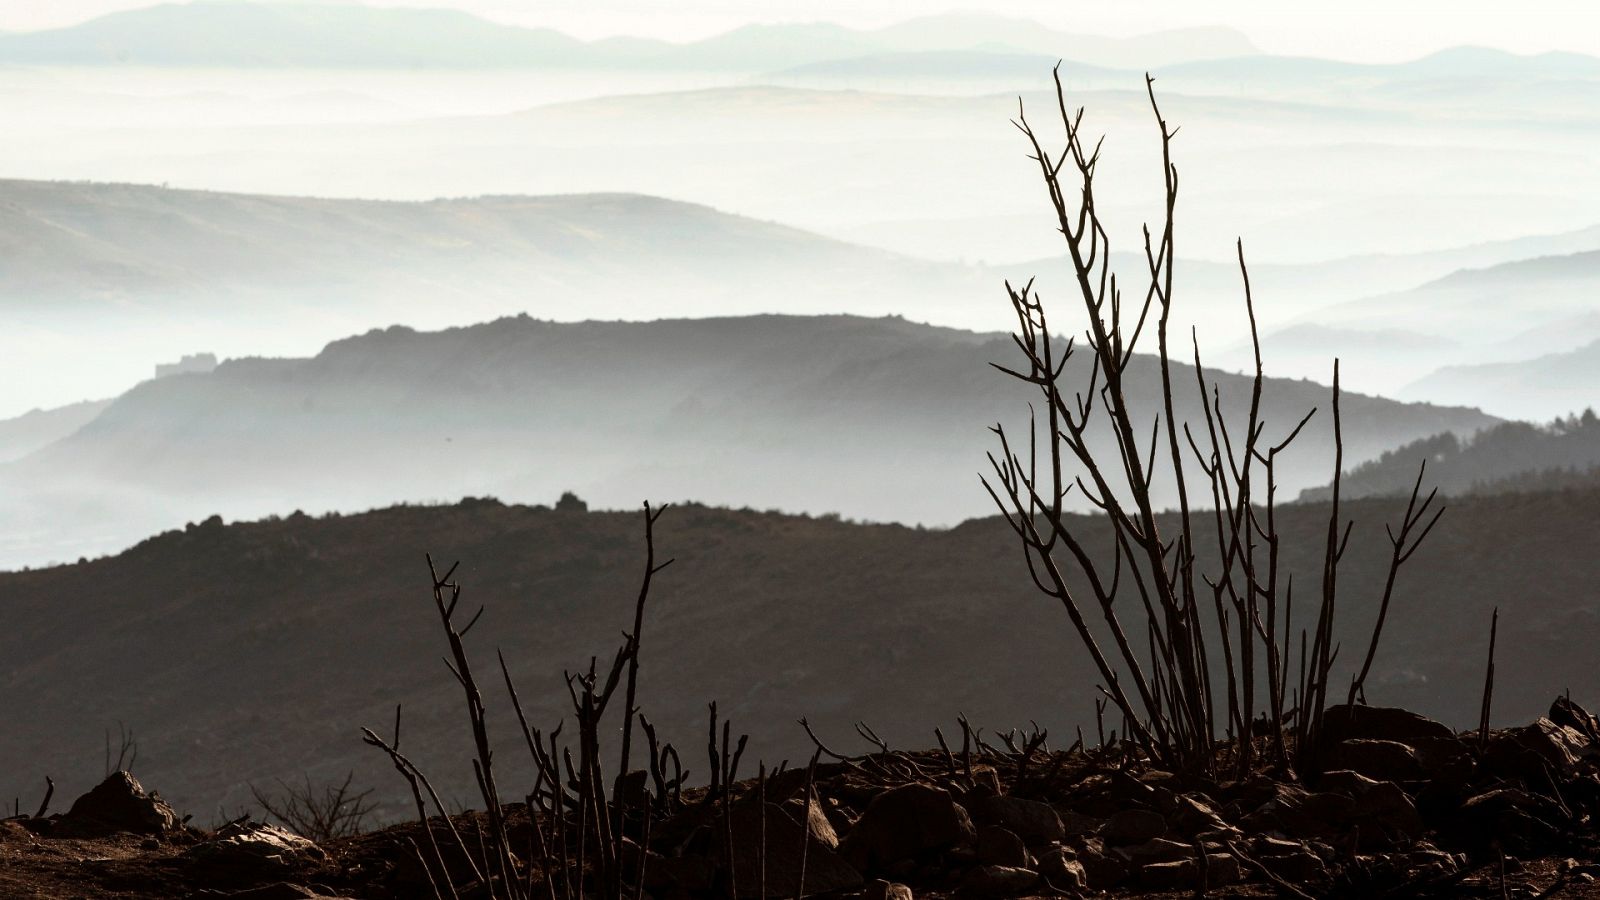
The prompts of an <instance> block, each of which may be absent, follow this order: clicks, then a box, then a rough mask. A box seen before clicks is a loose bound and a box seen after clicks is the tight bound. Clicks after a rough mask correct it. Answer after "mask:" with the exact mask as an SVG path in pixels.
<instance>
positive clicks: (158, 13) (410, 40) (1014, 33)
mask: <svg viewBox="0 0 1600 900" xmlns="http://www.w3.org/2000/svg"><path fill="white" fill-rule="evenodd" d="M949 50H979V51H983V52H990V53H994V52H1001V53H1033V54H1040V53H1042V54H1048V55H1054V56H1058V57H1059V56H1063V55H1065V56H1070V57H1071V58H1072V59H1075V60H1080V61H1082V62H1085V63H1089V64H1095V65H1113V66H1133V67H1139V66H1151V65H1165V64H1168V63H1174V62H1179V61H1189V60H1197V59H1207V58H1217V57H1227V56H1237V55H1242V54H1247V53H1252V52H1254V48H1253V47H1252V46H1251V45H1250V43H1249V41H1248V40H1246V39H1245V38H1244V37H1243V36H1242V35H1241V34H1239V33H1238V32H1236V31H1232V30H1230V29H1225V28H1193V29H1184V30H1177V31H1164V32H1157V33H1154V34H1150V35H1144V36H1140V37H1133V38H1107V37H1096V36H1091V35H1080V34H1070V33H1066V32H1059V31H1053V30H1051V29H1048V28H1045V27H1043V26H1041V25H1039V24H1037V23H1034V22H1029V21H1026V20H1021V19H1010V18H1004V17H1000V16H987V15H972V14H969V15H951V16H933V17H925V18H919V19H912V20H910V21H907V22H903V23H900V24H898V25H892V26H889V27H886V28H881V29H875V30H867V31H861V30H855V29H850V28H845V27H843V26H838V25H830V24H823V23H817V24H793V25H751V26H746V27H743V28H738V29H735V30H733V31H731V32H728V33H726V34H721V35H717V36H715V37H711V38H707V39H704V40H699V41H693V42H689V43H682V44H675V43H669V42H665V41H659V40H650V39H643V38H632V37H616V38H606V39H602V40H596V41H582V40H579V39H576V38H573V37H569V36H567V35H565V34H562V33H560V32H558V31H554V30H551V29H547V28H520V27H515V26H510V25H503V24H499V23H495V22H490V21H488V20H485V19H481V18H477V17H475V16H472V15H469V14H467V13H463V12H458V11H454V10H443V9H401V8H373V7H367V6H357V5H350V6H343V5H320V4H318V5H312V4H305V5H297V4H289V3H282V4H279V3H274V4H264V3H248V2H193V3H183V4H164V5H160V6H152V7H148V8H145V9H137V10H131V11H127V12H120V13H113V14H110V15H107V16H102V17H100V18H97V19H93V20H91V21H89V22H85V23H82V24H80V25H74V26H70V27H67V28H60V29H55V30H51V31H41V32H29V33H20V34H0V62H11V63H32V64H52V65H145V66H246V67H257V66H302V67H329V66H331V67H340V68H343V67H367V68H468V69H484V68H552V69H555V68H594V67H608V68H623V69H651V68H656V69H701V70H727V71H738V72H752V73H755V72H766V71H773V70H778V69H785V68H790V67H794V66H803V65H808V64H816V63H821V62H826V61H829V60H839V59H846V58H853V57H861V56H866V55H871V54H876V53H895V52H912V53H918V52H929V51H949Z"/></svg>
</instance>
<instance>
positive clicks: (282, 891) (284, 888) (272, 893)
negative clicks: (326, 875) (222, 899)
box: [228, 881, 327, 900]
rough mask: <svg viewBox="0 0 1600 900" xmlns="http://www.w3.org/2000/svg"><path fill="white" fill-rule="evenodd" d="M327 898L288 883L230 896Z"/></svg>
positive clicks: (247, 899) (241, 899) (244, 899)
mask: <svg viewBox="0 0 1600 900" xmlns="http://www.w3.org/2000/svg"><path fill="white" fill-rule="evenodd" d="M326 898H327V895H326V894H322V893H319V892H317V891H314V890H312V889H311V888H308V887H304V886H302V885H298V884H290V883H289V882H287V881H280V882H277V883H276V884H268V885H263V886H261V887H258V888H250V889H248V890H243V891H234V892H233V893H231V894H229V895H228V900H326Z"/></svg>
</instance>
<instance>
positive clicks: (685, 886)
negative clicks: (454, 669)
mask: <svg viewBox="0 0 1600 900" xmlns="http://www.w3.org/2000/svg"><path fill="white" fill-rule="evenodd" d="M1324 746H1325V748H1326V749H1325V753H1324V754H1323V756H1324V759H1325V764H1324V766H1322V768H1323V769H1324V771H1323V772H1322V773H1321V774H1320V775H1318V776H1316V777H1315V778H1309V779H1304V780H1303V781H1302V780H1301V779H1297V778H1294V777H1293V776H1291V775H1289V774H1288V773H1286V772H1283V773H1279V774H1277V775H1275V774H1273V773H1272V772H1270V771H1266V770H1263V769H1261V768H1260V767H1257V770H1256V771H1252V772H1250V773H1249V774H1247V775H1244V776H1243V777H1232V778H1229V777H1218V778H1207V777H1200V776H1192V775H1184V774H1181V773H1174V772H1168V771H1162V770H1160V769H1158V768H1156V767H1154V766H1153V765H1151V764H1149V763H1148V761H1145V760H1142V759H1141V758H1139V757H1138V756H1137V755H1135V754H1130V753H1127V752H1124V751H1123V750H1121V749H1119V748H1116V747H1111V748H1093V749H1090V750H1087V751H1086V750H1084V749H1082V748H1079V747H1074V749H1071V750H1067V751H1055V752H1052V751H1048V750H1046V749H1044V748H1043V746H1042V745H1034V743H1033V742H1030V741H1027V740H1025V739H1016V738H1014V737H1009V738H1007V739H1003V740H1002V739H990V740H989V741H981V742H976V743H969V744H968V745H967V746H966V748H965V749H960V748H957V749H952V750H949V751H946V750H940V751H934V752H925V753H898V752H892V753H880V754H875V755H873V756H868V757H859V758H850V759H843V760H836V761H834V762H831V763H826V764H822V765H819V766H818V767H817V769H816V770H815V772H814V775H812V776H810V784H811V790H812V791H813V794H812V796H813V797H814V799H812V800H810V801H809V802H808V801H807V799H806V791H807V783H808V776H807V773H806V772H805V771H804V770H797V769H789V770H786V771H781V772H779V773H777V774H775V775H772V776H770V777H767V778H765V779H764V780H763V781H762V782H761V783H759V784H758V783H757V782H755V781H753V780H752V781H745V782H741V783H740V784H739V785H738V786H737V788H736V789H735V790H734V791H733V792H731V794H730V796H731V797H732V799H731V801H728V802H726V803H725V802H724V801H723V800H721V799H719V798H718V796H716V795H711V794H708V793H707V792H706V791H703V790H702V791H684V792H683V793H682V795H681V796H679V797H673V796H671V794H672V793H675V792H663V793H665V794H667V796H665V797H663V798H658V806H657V808H664V809H665V812H664V814H662V815H660V816H656V817H654V818H653V819H652V821H651V823H650V826H649V827H648V830H647V829H646V828H645V827H644V825H643V823H642V822H637V821H635V822H633V823H632V824H631V825H630V826H629V829H628V830H629V831H630V834H631V835H632V837H629V838H626V839H624V840H623V841H622V842H621V846H622V848H623V852H622V853H621V858H622V868H623V869H624V870H626V871H630V872H638V871H642V873H643V875H642V879H637V880H639V881H642V884H640V885H639V888H640V890H639V893H638V894H635V893H634V891H635V886H634V885H633V884H631V883H630V884H628V885H627V886H626V890H625V892H624V893H625V895H626V896H640V897H649V898H652V900H697V898H701V897H706V898H723V897H729V896H734V897H739V898H748V897H760V896H763V895H764V896H768V897H792V896H796V895H797V894H804V895H807V896H827V897H836V898H841V900H844V898H853V900H910V898H914V897H922V896H929V897H945V896H954V897H956V898H966V900H1005V898H1013V897H1030V896H1057V897H1071V896H1092V895H1103V894H1104V895H1112V896H1174V897H1176V896H1185V897H1191V896H1218V897H1224V896H1235V897H1237V896H1283V897H1326V896H1341V897H1428V896H1486V897H1555V896H1561V897H1600V832H1597V827H1596V826H1597V823H1600V721H1597V720H1596V718H1595V717H1594V716H1592V715H1590V714H1589V713H1588V712H1586V711H1584V710H1583V709H1581V708H1579V707H1578V706H1576V705H1575V704H1573V703H1571V702H1570V701H1569V700H1567V699H1565V698H1562V699H1558V700H1557V701H1556V702H1555V703H1554V704H1553V705H1552V707H1551V709H1550V713H1549V715H1548V716H1547V717H1544V718H1540V719H1539V720H1538V721H1536V722H1534V723H1532V724H1530V725H1527V726H1524V727H1519V728H1509V729H1499V730H1496V731H1493V732H1491V733H1490V735H1489V736H1488V739H1487V740H1486V741H1480V739H1479V736H1478V735H1476V734H1466V735H1457V734H1455V733H1453V732H1452V731H1451V730H1450V729H1449V728H1447V727H1445V726H1443V725H1441V724H1439V723H1437V722H1433V721H1431V720H1428V719H1425V718H1423V717H1421V716H1417V715H1414V714H1412V713H1409V712H1405V711H1403V710H1398V709H1387V708H1377V707H1365V706H1356V707H1335V708H1333V709H1330V710H1329V712H1328V718H1327V724H1326V728H1325V744H1324ZM1224 768H1227V767H1226V766H1225V767H1224ZM644 784H645V782H644V781H643V780H638V781H637V789H638V790H640V791H643V790H645V788H644ZM763 797H764V804H765V805H763ZM508 809H509V814H508V815H509V824H508V831H509V833H510V834H511V835H512V836H513V841H512V843H513V844H514V845H523V846H526V847H528V848H530V849H529V852H528V853H527V854H526V855H519V856H520V859H523V860H533V861H534V864H533V865H531V866H525V867H524V869H523V872H522V873H520V874H522V875H523V876H525V877H527V878H529V879H530V883H533V884H535V885H536V888H535V892H534V896H541V897H542V896H554V897H561V896H566V895H567V894H568V892H574V893H575V892H576V888H573V887H568V886H567V885H566V884H565V883H563V882H562V879H560V878H559V877H556V878H553V880H552V883H551V886H550V888H549V889H548V891H547V890H546V889H545V888H544V882H543V880H542V877H541V876H542V875H543V874H544V873H547V872H553V871H555V870H556V869H557V868H558V867H559V863H558V860H557V858H556V856H555V854H553V853H549V854H545V856H544V858H543V859H542V860H541V859H540V854H538V853H537V852H534V851H533V850H532V848H533V847H534V846H535V837H534V830H533V829H531V828H530V827H529V819H528V816H527V808H526V807H525V806H520V805H519V806H512V807H508ZM453 824H454V825H455V830H456V831H457V832H458V833H459V834H460V835H461V836H462V838H461V839H462V842H463V843H464V844H466V845H467V847H468V848H469V849H470V848H473V847H474V846H475V844H476V841H477V837H478V835H480V834H482V833H483V831H482V829H483V828H484V826H485V823H484V821H483V816H482V815H481V814H475V813H466V814H464V815H462V816H458V817H456V818H455V819H454V820H453ZM429 827H430V829H431V830H432V832H433V835H434V836H435V839H437V840H439V841H440V842H441V843H443V844H445V845H446V847H445V856H447V857H452V858H454V857H453V854H452V851H454V854H459V853H460V852H461V851H460V847H459V846H452V845H450V842H451V841H452V840H453V838H452V837H451V835H450V829H449V828H448V827H447V825H446V823H444V822H443V821H442V820H433V821H432V822H431V823H430V826H429ZM541 833H542V834H555V833H556V832H554V831H553V830H545V831H542V832H541ZM569 833H570V834H572V835H574V836H575V834H576V831H575V830H573V829H569ZM426 838H427V835H425V834H424V832H423V831H422V828H421V827H420V826H419V825H417V824H416V823H412V824H408V825H400V826H395V827H393V828H389V829H385V830H382V831H376V832H371V833H368V834H363V835H359V836H356V837H352V838H345V839H339V840H332V841H327V842H324V843H323V844H322V845H320V846H319V845H318V844H315V843H313V842H311V841H309V840H306V839H305V838H302V837H299V836H297V835H295V834H292V833H290V832H288V831H286V830H284V829H281V828H279V827H277V826H274V825H268V824H261V823H256V822H251V821H248V820H241V821H238V822H234V823H231V824H229V825H226V826H224V827H223V828H221V829H219V830H217V831H206V830H201V829H198V828H195V827H193V826H191V825H189V824H188V823H187V822H186V821H184V820H180V818H179V817H178V816H177V815H176V814H175V813H174V812H173V810H172V809H170V808H169V807H168V806H167V805H166V804H165V803H164V802H163V801H162V800H161V799H160V798H159V797H158V796H155V795H151V794H147V793H146V792H145V790H144V788H143V787H142V786H141V785H140V784H139V783H138V782H137V780H135V779H134V778H133V777H132V776H130V775H128V774H126V773H117V774H116V775H113V776H112V777H111V778H109V779H107V780H106V781H105V782H104V783H103V784H101V785H100V786H99V787H97V788H96V789H95V790H93V791H91V792H90V793H88V794H86V795H84V796H83V797H80V798H78V799H77V800H76V801H74V802H73V804H72V805H71V807H70V808H69V809H68V811H67V812H65V813H61V814H55V815H47V816H42V817H40V816H20V817H14V818H11V819H7V820H4V821H0V896H3V897H7V898H10V897H19V898H22V897H40V898H66V897H116V898H141V900H142V898H155V897H196V898H198V897H232V898H239V900H294V898H307V897H360V898H378V900H386V898H394V900H403V898H425V897H434V896H435V889H434V888H433V887H431V886H430V878H429V873H428V872H426V871H425V870H424V866H423V864H422V863H421V860H422V859H423V858H424V855H425V854H423V853H422V851H421V850H420V847H421V846H422V845H423V843H424V842H425V841H426ZM640 839H642V840H643V843H645V844H647V845H648V848H647V850H646V851H645V853H644V854H643V858H642V859H641V858H640V846H639V843H638V841H639V840H640ZM547 846H548V845H547ZM763 848H764V851H763ZM566 857H567V858H568V859H569V860H572V859H575V858H576V854H575V853H570V852H569V853H568V854H566ZM802 858H803V859H804V863H803V864H802V861H801V860H802ZM590 859H591V861H592V859H593V855H592V853H591V856H590ZM729 860H731V861H732V862H731V865H730V863H729ZM519 865H521V863H520V862H519ZM572 865H573V864H572V863H571V862H569V863H568V867H569V868H568V871H569V872H571V871H572ZM802 865H803V868H802ZM465 868H466V863H465V862H463V863H462V864H461V867H460V870H458V869H456V868H455V866H454V864H451V869H452V871H451V872H450V876H449V879H450V881H451V882H453V883H454V887H451V886H449V885H445V884H443V879H440V881H441V884H442V886H441V887H440V888H439V895H441V896H445V897H449V896H452V895H454V896H459V897H462V898H486V897H491V896H504V895H505V893H506V892H505V891H504V890H503V887H504V885H503V884H501V883H499V882H497V881H495V880H493V879H491V880H490V881H488V882H487V883H468V882H469V881H470V880H471V876H470V875H468V874H467V873H466V872H464V871H461V870H464V869H465ZM431 874H433V875H434V876H435V877H437V876H439V875H440V873H438V872H433V873H431ZM632 880H634V879H630V881H632ZM802 882H803V884H802ZM556 884H562V885H563V886H562V888H560V889H558V888H557V887H556Z"/></svg>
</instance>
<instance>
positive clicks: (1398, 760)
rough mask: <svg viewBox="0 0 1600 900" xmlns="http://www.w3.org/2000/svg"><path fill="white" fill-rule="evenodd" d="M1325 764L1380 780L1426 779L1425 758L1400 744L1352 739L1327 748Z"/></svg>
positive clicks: (1371, 739)
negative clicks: (1423, 761) (1423, 759)
mask: <svg viewBox="0 0 1600 900" xmlns="http://www.w3.org/2000/svg"><path fill="white" fill-rule="evenodd" d="M1322 763H1323V765H1324V766H1325V767H1326V768H1329V769H1348V770H1350V771H1352V772H1360V773H1361V774H1362V775H1365V776H1367V777H1368V778H1375V779H1377V780H1379V781H1417V780H1419V779H1422V778H1424V777H1426V774H1427V773H1426V772H1425V771H1424V770H1423V766H1422V759H1421V758H1420V757H1419V756H1418V755H1417V751H1416V750H1415V749H1413V748H1412V747H1410V746H1408V745H1406V744H1402V743H1400V742H1399V741H1389V740H1379V739H1375V738H1349V739H1347V740H1343V741H1340V742H1339V743H1337V744H1334V745H1333V746H1331V747H1329V748H1328V752H1327V755H1326V756H1324V757H1323V760H1322Z"/></svg>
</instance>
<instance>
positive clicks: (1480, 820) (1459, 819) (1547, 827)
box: [1449, 788, 1569, 852]
mask: <svg viewBox="0 0 1600 900" xmlns="http://www.w3.org/2000/svg"><path fill="white" fill-rule="evenodd" d="M1568 818H1569V817H1568V816H1567V815H1566V813H1565V811H1564V810H1563V809H1562V808H1561V806H1560V805H1558V804H1557V803H1556V802H1555V801H1553V800H1549V799H1546V798H1544V797H1541V796H1539V795H1537V794H1534V793H1531V792H1528V791H1524V790H1519V789H1517V788H1496V789H1494V790H1491V791H1485V792H1484V793H1481V794H1478V795H1477V796H1474V797H1472V798H1471V799H1469V800H1467V801H1466V802H1465V803H1463V804H1462V805H1461V809H1460V811H1459V812H1458V813H1457V814H1456V815H1455V816H1454V817H1453V818H1452V819H1451V821H1450V822H1449V830H1450V831H1451V832H1452V833H1453V835H1454V836H1455V839H1456V841H1457V842H1459V843H1461V844H1463V845H1464V846H1473V847H1478V848H1480V849H1481V848H1484V847H1488V846H1490V845H1491V843H1492V842H1494V841H1496V840H1499V841H1500V842H1501V843H1503V844H1504V845H1505V847H1506V849H1507V850H1512V851H1516V852H1524V851H1532V852H1537V851H1539V850H1541V849H1543V848H1545V847H1548V846H1550V845H1551V844H1553V843H1554V842H1556V841H1558V840H1559V839H1560V838H1561V836H1562V834H1563V832H1564V831H1565V830H1566V828H1567V826H1568V824H1569V821H1568Z"/></svg>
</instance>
